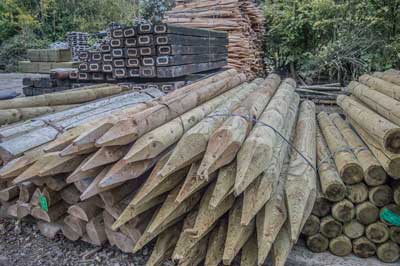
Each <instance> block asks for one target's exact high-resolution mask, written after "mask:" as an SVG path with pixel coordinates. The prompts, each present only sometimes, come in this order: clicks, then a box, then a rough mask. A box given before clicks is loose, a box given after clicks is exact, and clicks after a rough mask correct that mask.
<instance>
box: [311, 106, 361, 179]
mask: <svg viewBox="0 0 400 266" xmlns="http://www.w3.org/2000/svg"><path fill="white" fill-rule="evenodd" d="M318 121H319V125H320V127H321V130H322V133H323V135H324V137H325V140H326V142H327V144H328V147H329V149H330V151H331V153H332V155H333V158H334V160H335V164H336V167H337V169H338V171H339V174H340V176H341V177H342V179H343V181H344V183H346V184H348V185H352V184H357V183H359V182H361V181H362V180H363V178H364V172H363V169H362V167H361V165H360V163H359V161H358V160H357V158H356V156H355V155H354V154H353V152H352V150H351V147H349V145H348V144H347V142H346V140H345V139H344V137H343V136H342V134H341V133H340V131H339V130H338V129H337V127H336V126H335V125H334V123H333V121H332V119H331V118H330V117H329V115H328V114H327V113H325V112H321V113H319V115H318Z"/></svg>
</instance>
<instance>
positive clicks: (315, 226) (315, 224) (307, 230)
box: [301, 215, 321, 236]
mask: <svg viewBox="0 0 400 266" xmlns="http://www.w3.org/2000/svg"><path fill="white" fill-rule="evenodd" d="M320 223H321V221H320V219H319V218H318V217H317V216H315V215H311V216H310V217H308V219H307V222H306V223H305V225H304V228H303V230H302V231H301V233H302V234H303V235H305V236H312V235H316V234H317V233H319V230H320Z"/></svg>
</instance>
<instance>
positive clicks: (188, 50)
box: [157, 44, 228, 56]
mask: <svg viewBox="0 0 400 266" xmlns="http://www.w3.org/2000/svg"><path fill="white" fill-rule="evenodd" d="M210 51H211V52H213V53H216V54H226V53H228V48H226V47H225V46H208V45H207V46H196V45H191V46H184V45H175V44H173V45H160V46H158V47H157V52H158V54H159V55H171V56H175V55H197V54H207V53H210Z"/></svg>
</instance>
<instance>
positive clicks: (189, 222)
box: [171, 208, 200, 261]
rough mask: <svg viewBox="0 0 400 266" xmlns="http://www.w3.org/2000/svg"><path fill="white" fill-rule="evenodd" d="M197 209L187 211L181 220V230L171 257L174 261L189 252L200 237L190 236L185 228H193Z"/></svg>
mask: <svg viewBox="0 0 400 266" xmlns="http://www.w3.org/2000/svg"><path fill="white" fill-rule="evenodd" d="M197 213H198V210H197V208H195V209H194V210H192V211H191V212H190V213H188V214H187V215H186V217H185V219H184V220H183V224H182V228H181V232H180V233H179V234H178V236H179V238H178V242H177V243H176V245H175V248H174V251H173V253H172V256H171V258H172V259H173V260H174V261H181V260H183V259H184V258H185V256H186V255H187V254H188V253H189V251H190V250H191V249H192V248H193V247H194V246H195V245H196V244H197V242H198V241H199V240H200V239H195V238H191V237H190V235H189V234H188V233H187V232H186V230H187V229H190V228H193V225H194V223H195V221H196V216H197Z"/></svg>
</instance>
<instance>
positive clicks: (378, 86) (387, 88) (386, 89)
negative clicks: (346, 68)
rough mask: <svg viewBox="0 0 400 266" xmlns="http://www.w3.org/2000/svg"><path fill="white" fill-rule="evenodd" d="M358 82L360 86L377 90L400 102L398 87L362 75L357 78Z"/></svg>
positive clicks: (399, 87) (399, 86) (399, 88)
mask: <svg viewBox="0 0 400 266" xmlns="http://www.w3.org/2000/svg"><path fill="white" fill-rule="evenodd" d="M359 81H360V82H361V83H362V84H364V85H367V86H369V87H370V88H371V89H374V90H377V91H379V92H381V93H383V94H386V95H387V96H389V97H392V98H394V99H396V100H400V85H396V84H393V83H390V82H387V81H385V80H383V79H379V78H376V77H373V76H370V75H362V76H361V77H360V78H359Z"/></svg>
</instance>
